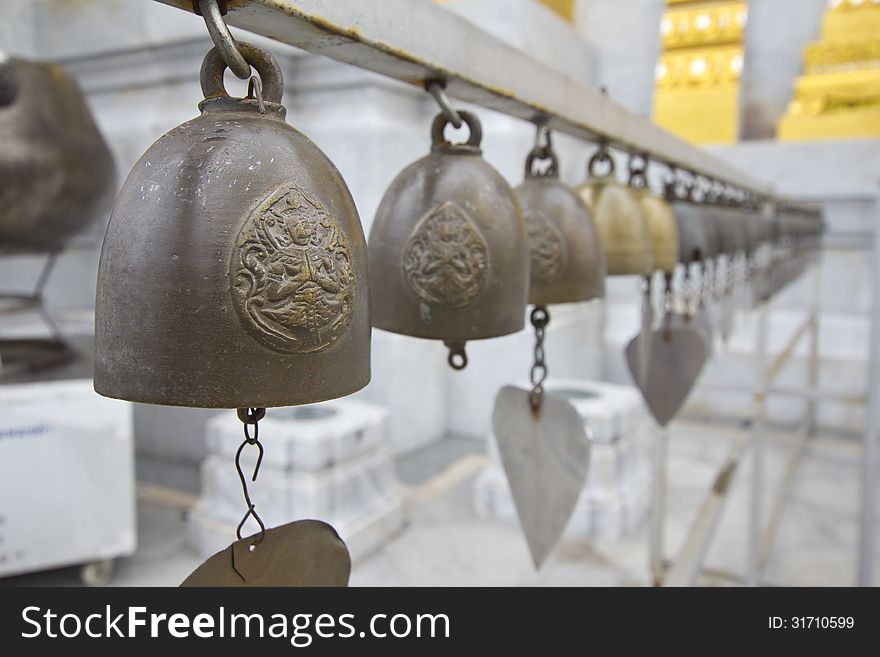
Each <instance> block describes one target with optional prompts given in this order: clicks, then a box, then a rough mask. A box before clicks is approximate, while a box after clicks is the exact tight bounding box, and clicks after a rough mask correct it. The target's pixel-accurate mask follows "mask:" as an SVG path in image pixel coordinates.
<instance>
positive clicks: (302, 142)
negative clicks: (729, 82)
mask: <svg viewBox="0 0 880 657" xmlns="http://www.w3.org/2000/svg"><path fill="white" fill-rule="evenodd" d="M239 47H240V48H241V49H242V51H243V52H244V53H245V56H247V57H248V60H249V61H250V63H251V64H252V65H253V66H254V67H255V68H256V69H257V70H258V72H259V73H260V76H261V78H262V80H263V85H264V97H263V108H264V110H265V113H261V112H260V107H259V106H260V103H259V102H258V101H257V100H255V99H234V98H230V97H229V96H227V95H226V93H225V91H224V90H223V87H222V74H223V68H224V64H223V62H222V60H221V59H220V57H219V55H218V54H217V51H216V50H213V51H212V52H211V53H209V55H208V56H207V57H206V58H205V63H204V64H203V68H202V73H203V75H202V84H203V91H204V92H205V100H204V101H202V103H201V104H200V107H201V109H202V115H201V116H200V117H198V118H196V119H193V120H192V121H189V122H187V123H184V124H183V125H181V126H179V127H177V128H175V129H174V130H172V131H171V132H169V133H168V134H167V135H165V136H164V137H162V138H161V139H159V141H157V142H156V143H155V144H154V145H153V146H151V147H150V148H149V149H148V150H147V152H146V153H145V154H144V155H143V157H141V159H140V160H139V161H138V163H137V164H136V165H135V167H134V169H133V170H132V172H131V174H130V175H129V177H128V179H127V180H126V182H125V184H124V185H123V188H122V191H121V192H120V194H119V197H118V198H117V201H116V205H115V208H114V210H113V214H112V216H111V220H110V225H109V227H108V229H107V235H106V237H105V239H104V246H103V250H102V253H101V262H100V267H99V273H98V290H97V300H96V321H95V347H96V354H95V360H96V362H95V389H96V390H97V391H98V392H99V393H101V394H103V395H106V396H110V397H118V398H122V399H128V400H131V401H138V402H146V403H153V404H168V405H175V406H198V407H211V408H246V407H265V406H289V405H293V404H302V403H310V402H316V401H322V400H325V399H331V398H335V397H340V396H343V395H347V394H350V393H352V392H355V391H356V390H359V389H360V388H362V387H363V386H365V385H366V384H367V383H368V381H369V378H370V323H369V290H368V287H367V278H368V274H367V254H366V244H365V240H364V235H363V231H362V228H361V225H360V221H359V219H358V215H357V210H356V209H355V205H354V202H353V200H352V198H351V195H350V193H349V191H348V189H347V187H346V185H345V182H344V181H343V180H342V177H341V176H340V175H339V172H338V171H337V170H336V168H335V167H334V166H333V164H332V163H331V162H330V161H329V160H328V159H327V157H326V156H325V155H324V154H323V153H322V152H321V151H320V150H319V149H318V148H317V147H316V146H315V145H314V144H313V143H312V142H311V141H309V140H308V139H307V138H306V137H305V136H304V135H302V134H301V133H299V132H298V131H296V130H295V129H294V128H292V127H291V126H290V125H288V124H287V123H286V122H285V121H284V116H285V111H284V107H283V106H282V105H281V104H280V101H281V92H282V88H283V84H282V80H281V74H280V70H278V68H277V64H275V62H274V59H272V58H271V55H269V54H268V53H266V52H265V51H260V50H259V49H256V48H254V47H253V46H249V45H248V44H244V43H239Z"/></svg>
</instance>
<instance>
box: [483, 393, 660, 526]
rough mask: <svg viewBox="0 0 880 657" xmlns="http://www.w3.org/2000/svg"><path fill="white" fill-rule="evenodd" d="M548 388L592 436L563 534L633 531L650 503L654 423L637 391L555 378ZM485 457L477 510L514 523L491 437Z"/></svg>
mask: <svg viewBox="0 0 880 657" xmlns="http://www.w3.org/2000/svg"><path fill="white" fill-rule="evenodd" d="M547 389H548V391H549V392H554V393H556V394H562V395H564V396H566V397H568V398H569V399H570V400H571V401H572V403H573V404H574V406H575V408H577V410H578V412H579V413H580V415H581V417H582V418H583V420H584V424H585V425H586V426H587V428H588V431H589V433H588V435H590V439H591V441H592V445H591V452H590V468H589V471H588V473H587V482H586V485H585V486H584V490H583V491H582V492H581V495H580V499H579V500H578V503H577V506H576V507H575V510H574V513H573V514H572V517H571V520H570V521H569V524H568V528H567V529H566V535H568V536H572V537H576V538H581V539H594V538H600V537H612V538H613V537H619V536H621V535H623V534H624V533H626V532H628V531H631V530H632V529H634V528H635V527H637V526H638V525H639V524H640V523H641V521H642V520H643V519H644V517H645V515H646V513H647V511H648V509H649V508H650V502H651V497H650V496H651V477H652V471H651V451H650V450H651V441H652V439H653V432H654V425H653V423H652V422H651V420H650V418H649V417H648V416H647V414H646V413H645V410H644V405H643V404H642V402H641V399H640V397H639V395H638V392H637V391H636V390H635V388H632V387H629V386H619V385H613V384H608V383H599V382H595V381H566V380H556V381H555V382H553V384H552V385H550V386H548V388H547ZM489 459H490V462H489V465H487V466H486V468H485V469H484V470H483V472H482V473H480V475H479V476H478V477H477V480H476V483H475V486H474V506H475V508H476V511H477V514H478V515H480V516H482V517H487V518H496V519H499V520H503V521H505V522H510V523H518V522H519V521H518V519H517V515H516V507H515V506H514V503H513V497H512V496H511V493H510V488H509V486H508V484H507V477H506V475H505V474H504V468H503V466H502V465H501V459H500V456H499V454H498V447H497V443H496V442H495V437H494V436H490V437H489Z"/></svg>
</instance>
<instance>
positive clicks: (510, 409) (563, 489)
mask: <svg viewBox="0 0 880 657" xmlns="http://www.w3.org/2000/svg"><path fill="white" fill-rule="evenodd" d="M529 397H530V392H529V391H527V390H521V389H519V388H514V387H511V386H506V387H504V388H502V389H501V391H500V392H499V393H498V397H497V398H496V399H495V412H494V414H493V417H492V425H493V429H494V432H495V439H496V440H497V441H498V451H499V452H500V454H501V462H502V464H503V465H504V471H505V472H506V473H507V481H508V482H509V483H510V490H511V493H512V494H513V502H514V504H515V505H516V511H517V514H518V515H519V520H520V524H521V525H522V528H523V532H524V533H525V535H526V542H527V543H528V545H529V551H530V552H531V554H532V560H533V561H534V562H535V567H536V568H540V567H541V564H543V563H544V561H545V559H546V558H547V555H548V554H549V553H550V551H551V550H552V549H553V548H554V547H555V546H556V544H557V543H558V542H559V539H560V537H561V536H562V532H563V531H564V530H565V526H566V525H567V524H568V520H569V518H570V517H571V514H572V512H573V511H574V508H575V505H576V504H577V501H578V496H579V495H580V493H581V490H582V489H583V487H584V482H585V480H586V478H587V468H588V467H589V465H590V443H589V440H588V438H587V432H586V429H585V428H584V421H583V419H582V418H581V416H580V415H579V414H578V412H577V410H575V408H574V406H572V404H571V403H570V402H569V401H568V400H567V399H566V398H564V397H560V396H557V395H553V394H550V393H546V392H545V393H544V395H543V404H542V407H541V412H540V414H538V415H535V414H534V413H532V407H531V405H530V403H529Z"/></svg>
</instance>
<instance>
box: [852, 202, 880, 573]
mask: <svg viewBox="0 0 880 657" xmlns="http://www.w3.org/2000/svg"><path fill="white" fill-rule="evenodd" d="M874 207H875V211H876V212H877V213H878V216H880V195H878V196H877V200H876V201H875V205H874ZM872 255H873V263H872V264H873V272H874V276H873V279H874V280H873V281H872V283H873V286H874V287H873V299H872V301H873V307H872V309H871V359H870V361H869V365H868V367H869V372H868V391H869V392H868V408H867V414H868V417H867V422H866V423H865V437H864V448H863V453H862V499H861V507H862V508H861V523H860V525H859V526H860V534H861V535H860V537H859V538H860V540H859V555H858V569H857V583H858V585H859V586H872V585H873V583H874V572H873V571H874V564H873V562H874V543H875V539H876V526H875V525H876V522H877V513H876V505H877V420H878V418H877V412H878V403H880V399H878V395H880V391H878V386H880V369H878V368H880V229H878V228H877V223H876V222H875V224H874V249H873V254H872Z"/></svg>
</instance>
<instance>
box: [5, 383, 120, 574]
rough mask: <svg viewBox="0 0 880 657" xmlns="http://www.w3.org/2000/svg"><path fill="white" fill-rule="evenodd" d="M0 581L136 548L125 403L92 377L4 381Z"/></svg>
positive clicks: (114, 556)
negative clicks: (100, 391)
mask: <svg viewBox="0 0 880 657" xmlns="http://www.w3.org/2000/svg"><path fill="white" fill-rule="evenodd" d="M0 466H2V472H3V474H2V476H0V577H5V576H7V575H19V574H22V573H27V572H32V571H38V570H48V569H50V568H59V567H61V566H71V565H81V564H87V563H95V562H101V561H105V560H110V559H115V558H117V557H122V556H128V555H130V554H132V553H133V552H134V551H135V547H136V520H135V481H134V449H133V440H132V421H131V404H129V403H127V402H122V401H118V400H116V399H107V398H105V397H100V396H98V395H97V394H96V393H95V391H94V390H93V389H92V380H91V379H90V378H89V379H71V380H63V381H44V382H39V383H22V384H5V385H0Z"/></svg>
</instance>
